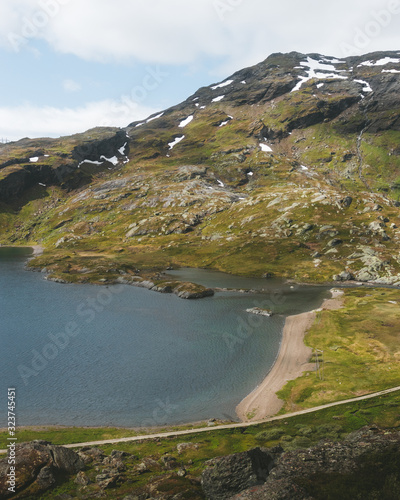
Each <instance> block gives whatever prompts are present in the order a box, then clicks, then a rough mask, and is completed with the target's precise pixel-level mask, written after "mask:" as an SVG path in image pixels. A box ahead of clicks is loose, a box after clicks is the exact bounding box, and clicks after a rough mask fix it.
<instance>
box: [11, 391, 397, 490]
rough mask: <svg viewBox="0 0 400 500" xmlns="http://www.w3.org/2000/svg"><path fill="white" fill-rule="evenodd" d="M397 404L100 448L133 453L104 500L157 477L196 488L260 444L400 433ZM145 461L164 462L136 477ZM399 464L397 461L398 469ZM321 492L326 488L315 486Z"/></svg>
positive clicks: (91, 469) (51, 433) (71, 432)
mask: <svg viewBox="0 0 400 500" xmlns="http://www.w3.org/2000/svg"><path fill="white" fill-rule="evenodd" d="M399 404H400V393H393V394H389V395H385V396H380V397H376V398H373V399H370V400H366V401H359V402H357V403H351V404H346V405H342V406H339V407H334V408H328V409H324V410H321V411H318V412H316V413H312V414H306V415H301V416H296V417H291V418H284V419H283V420H282V421H280V422H279V423H278V422H270V423H265V424H260V425H255V426H248V427H244V428H239V429H229V430H212V429H210V431H209V432H206V433H202V434H199V435H196V434H195V432H194V433H193V435H188V436H180V437H176V438H167V439H154V440H146V441H139V442H128V443H119V444H112V445H111V444H110V445H103V446H101V450H102V451H103V452H104V453H105V454H106V455H109V454H110V453H111V451H112V450H120V451H125V452H128V453H130V454H131V455H132V456H131V457H130V458H128V459H127V460H126V461H125V466H126V470H125V471H124V472H123V477H124V481H125V482H124V483H123V484H121V485H119V486H117V487H115V488H112V489H109V490H104V495H105V496H104V498H112V499H122V498H124V496H125V495H127V494H128V493H130V494H132V493H135V492H137V493H139V492H140V491H141V490H142V488H145V487H146V485H147V483H148V482H149V481H151V480H153V481H154V478H155V476H157V477H159V478H160V479H161V480H162V485H161V489H163V491H174V492H175V494H176V493H178V491H184V490H187V489H188V488H189V489H190V488H192V487H193V488H194V486H193V485H196V484H197V483H196V482H193V481H194V480H196V479H198V478H199V477H200V475H201V472H202V471H203V470H204V468H205V467H206V462H207V461H208V460H210V459H212V458H214V457H218V456H224V455H228V454H231V453H238V452H241V451H245V450H248V449H250V448H253V447H256V446H265V447H272V446H276V445H281V446H282V447H283V448H284V449H285V450H292V449H297V448H305V447H309V446H312V445H313V444H316V443H317V442H318V441H319V440H321V439H327V438H328V439H332V440H340V439H343V438H344V437H345V436H346V435H347V434H349V433H350V432H352V431H355V430H358V429H359V428H361V427H363V426H366V425H369V426H371V425H377V426H379V427H381V428H383V429H399V428H400V415H399V411H398V408H399ZM23 432H26V434H23ZM125 433H127V434H129V430H123V429H79V428H69V429H68V428H64V429H62V428H61V429H36V430H33V429H31V430H29V431H28V430H26V431H22V430H21V431H19V432H18V438H19V442H22V441H23V440H24V439H25V438H27V439H29V440H31V439H44V440H50V441H53V442H57V443H59V444H66V443H68V442H70V440H71V437H72V438H73V439H74V440H76V437H77V436H79V438H85V440H90V439H93V440H96V439H99V438H100V437H101V436H103V437H104V436H106V435H110V436H113V437H114V436H120V437H121V436H122V435H123V434H125ZM188 442H191V443H193V444H195V445H196V447H195V448H186V449H184V450H183V451H182V453H181V454H178V453H177V445H178V444H180V443H188ZM165 455H171V456H173V457H175V458H176V459H177V465H176V466H175V467H176V468H174V469H173V470H172V471H170V472H167V471H165V470H162V468H161V464H162V462H161V458H162V457H163V456H165ZM146 457H151V458H152V460H154V461H155V463H157V464H160V469H159V471H157V470H156V469H155V468H154V467H153V468H152V471H150V472H145V473H144V474H140V475H138V474H137V473H136V472H135V471H136V467H137V466H138V465H139V464H140V463H141V462H142V461H143V459H145V458H146ZM396 463H397V462H393V464H394V465H395V464H396ZM96 467H97V468H96ZM181 467H184V468H185V470H186V474H187V478H186V479H185V480H178V479H177V478H178V476H176V475H174V474H176V472H177V471H178V469H179V468H181ZM85 474H86V475H87V476H88V477H89V478H90V479H91V480H92V481H95V477H96V475H97V474H99V471H98V466H96V465H95V464H89V465H87V467H86V470H85ZM171 474H172V476H171ZM77 488H78V486H77V485H76V484H75V483H74V480H73V478H72V479H71V480H70V481H67V482H65V483H63V484H62V485H59V486H56V488H55V489H53V490H51V491H50V492H47V493H44V494H42V495H40V499H41V500H47V499H51V498H54V497H55V496H57V495H62V494H69V495H72V496H76V495H77V494H78V495H79V493H78V489H77ZM96 488H97V486H96V485H95V484H93V483H92V484H91V485H89V487H88V490H87V491H91V492H95V491H96ZM387 488H389V485H387ZM191 491H192V493H191V495H192V496H189V497H188V498H203V496H202V494H201V491H200V490H199V489H196V488H194V489H193V490H191ZM317 491H323V490H321V489H320V488H317ZM196 495H200V496H196ZM36 498H39V497H35V496H32V499H33V500H34V499H36ZM318 498H322V497H318Z"/></svg>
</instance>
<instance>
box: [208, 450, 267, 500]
mask: <svg viewBox="0 0 400 500" xmlns="http://www.w3.org/2000/svg"><path fill="white" fill-rule="evenodd" d="M275 457H276V451H275V452H273V451H271V450H267V449H262V448H254V449H252V450H249V451H245V452H242V453H236V454H234V455H229V456H227V457H221V458H216V459H214V460H210V461H209V467H208V468H207V469H206V470H205V471H204V472H203V475H202V478H201V484H202V487H203V490H204V492H205V494H206V497H207V498H209V499H211V500H225V499H227V498H231V497H232V495H234V494H235V493H237V492H240V491H242V490H245V489H247V488H251V487H252V486H257V485H261V484H263V483H264V482H265V481H266V479H267V477H268V474H269V472H270V470H271V469H272V468H273V466H274V463H275Z"/></svg>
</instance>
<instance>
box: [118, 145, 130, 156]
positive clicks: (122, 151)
mask: <svg viewBox="0 0 400 500" xmlns="http://www.w3.org/2000/svg"><path fill="white" fill-rule="evenodd" d="M127 145H128V143H127V142H126V143H125V144H124V145H123V146H122V148H119V149H118V152H119V154H120V155H124V156H125V149H126V146H127Z"/></svg>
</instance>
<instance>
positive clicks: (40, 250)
mask: <svg viewBox="0 0 400 500" xmlns="http://www.w3.org/2000/svg"><path fill="white" fill-rule="evenodd" d="M31 248H32V249H33V255H34V256H35V257H37V256H38V255H42V253H43V247H42V246H41V245H33V246H31Z"/></svg>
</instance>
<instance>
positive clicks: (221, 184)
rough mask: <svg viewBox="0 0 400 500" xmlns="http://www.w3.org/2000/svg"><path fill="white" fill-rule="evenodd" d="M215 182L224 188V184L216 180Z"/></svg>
mask: <svg viewBox="0 0 400 500" xmlns="http://www.w3.org/2000/svg"><path fill="white" fill-rule="evenodd" d="M217 182H218V184H219V185H220V186H221V187H225V184H224V183H223V182H222V181H220V180H218V179H217Z"/></svg>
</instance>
